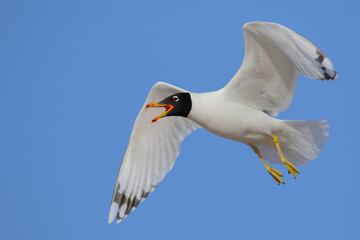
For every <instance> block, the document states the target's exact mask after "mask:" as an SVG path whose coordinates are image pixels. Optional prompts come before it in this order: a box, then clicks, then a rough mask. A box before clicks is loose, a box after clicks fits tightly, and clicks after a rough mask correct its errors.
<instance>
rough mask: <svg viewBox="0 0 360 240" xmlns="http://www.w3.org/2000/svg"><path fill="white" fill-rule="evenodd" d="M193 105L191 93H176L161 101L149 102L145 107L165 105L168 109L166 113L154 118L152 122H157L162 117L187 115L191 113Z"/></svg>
mask: <svg viewBox="0 0 360 240" xmlns="http://www.w3.org/2000/svg"><path fill="white" fill-rule="evenodd" d="M191 105H192V104H191V97H190V93H176V94H173V95H171V96H169V97H167V98H165V99H164V100H162V101H160V102H157V103H149V104H147V105H146V108H145V109H147V108H149V107H164V108H165V109H166V111H165V112H164V113H162V114H161V115H159V116H157V117H156V118H154V119H153V120H152V122H156V121H157V120H159V119H160V118H162V117H169V116H181V117H187V116H188V115H189V113H190V110H191Z"/></svg>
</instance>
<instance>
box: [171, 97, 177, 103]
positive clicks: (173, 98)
mask: <svg viewBox="0 0 360 240" xmlns="http://www.w3.org/2000/svg"><path fill="white" fill-rule="evenodd" d="M171 101H173V102H178V101H179V97H178V96H173V97H172V98H171Z"/></svg>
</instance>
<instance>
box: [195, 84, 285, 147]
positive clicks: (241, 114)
mask: <svg viewBox="0 0 360 240" xmlns="http://www.w3.org/2000/svg"><path fill="white" fill-rule="evenodd" d="M191 100H192V108H191V111H190V114H189V116H188V118H189V119H191V120H193V121H195V122H196V123H197V124H199V125H200V126H201V127H203V128H205V129H206V130H208V131H210V132H212V133H214V134H216V135H218V136H220V137H224V138H228V139H232V140H235V141H238V142H243V143H246V144H265V143H269V142H271V137H270V135H271V134H272V132H274V131H278V130H279V129H280V128H281V126H282V121H281V120H278V119H274V118H272V117H271V116H269V115H267V114H266V113H264V112H262V111H259V110H255V109H252V108H249V107H247V106H244V105H242V104H239V103H236V102H232V101H228V100H227V99H226V97H225V96H223V92H222V91H221V90H219V91H216V92H208V93H200V94H198V93H191Z"/></svg>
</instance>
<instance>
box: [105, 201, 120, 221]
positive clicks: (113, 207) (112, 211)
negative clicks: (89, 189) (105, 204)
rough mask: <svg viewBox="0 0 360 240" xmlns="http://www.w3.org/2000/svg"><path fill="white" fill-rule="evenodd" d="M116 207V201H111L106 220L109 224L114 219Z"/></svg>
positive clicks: (117, 206)
mask: <svg viewBox="0 0 360 240" xmlns="http://www.w3.org/2000/svg"><path fill="white" fill-rule="evenodd" d="M118 208H119V204H118V203H116V202H113V203H111V206H110V212H109V220H108V223H109V224H111V223H112V222H113V221H114V219H115V216H116V213H117V211H118Z"/></svg>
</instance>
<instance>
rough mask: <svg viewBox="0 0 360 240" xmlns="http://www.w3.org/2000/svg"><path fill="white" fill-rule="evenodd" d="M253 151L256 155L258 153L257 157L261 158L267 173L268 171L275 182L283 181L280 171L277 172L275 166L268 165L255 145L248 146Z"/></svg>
mask: <svg viewBox="0 0 360 240" xmlns="http://www.w3.org/2000/svg"><path fill="white" fill-rule="evenodd" d="M250 147H251V148H252V149H253V150H254V152H255V153H256V155H258V157H259V158H260V159H261V161H262V163H263V164H264V165H265V168H266V171H268V173H270V175H271V176H272V177H273V178H274V180H275V181H276V182H277V184H280V183H284V180H283V179H282V176H283V175H282V174H281V172H279V171H278V170H276V169H275V168H272V167H270V165H268V164H267V163H266V162H265V160H264V158H263V157H262V156H261V154H260V151H259V149H258V148H257V147H255V146H250Z"/></svg>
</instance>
